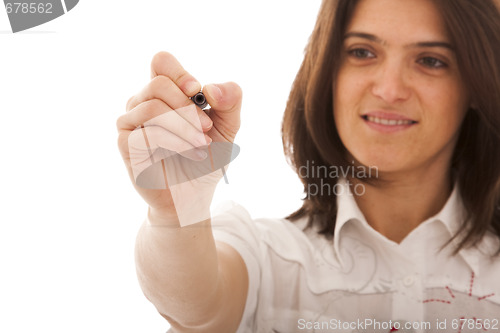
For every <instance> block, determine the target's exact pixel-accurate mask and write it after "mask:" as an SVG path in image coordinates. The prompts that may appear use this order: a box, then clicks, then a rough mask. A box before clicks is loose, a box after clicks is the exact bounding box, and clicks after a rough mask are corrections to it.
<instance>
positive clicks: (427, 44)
mask: <svg viewBox="0 0 500 333" xmlns="http://www.w3.org/2000/svg"><path fill="white" fill-rule="evenodd" d="M350 37H359V38H364V39H368V40H371V41H373V42H375V43H378V44H382V45H386V44H387V42H386V41H384V40H383V39H380V38H379V37H377V36H375V35H372V34H368V33H365V32H356V31H352V32H348V33H346V34H345V36H344V40H346V39H347V38H350ZM405 47H443V48H446V49H449V50H451V51H455V49H454V48H453V46H452V45H451V44H450V43H447V42H440V41H425V42H417V43H412V44H409V45H406V46H405Z"/></svg>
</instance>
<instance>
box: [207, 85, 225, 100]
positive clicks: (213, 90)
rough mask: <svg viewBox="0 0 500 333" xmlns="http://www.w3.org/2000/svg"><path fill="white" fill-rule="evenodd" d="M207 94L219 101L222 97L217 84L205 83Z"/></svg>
mask: <svg viewBox="0 0 500 333" xmlns="http://www.w3.org/2000/svg"><path fill="white" fill-rule="evenodd" d="M206 88H207V90H208V94H209V95H210V97H212V99H213V100H216V101H219V100H220V99H221V97H222V90H220V88H219V86H218V85H216V84H209V85H207V87H206Z"/></svg>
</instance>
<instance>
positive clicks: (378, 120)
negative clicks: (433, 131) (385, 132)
mask: <svg viewBox="0 0 500 333" xmlns="http://www.w3.org/2000/svg"><path fill="white" fill-rule="evenodd" d="M365 119H367V120H368V121H369V122H372V123H375V124H382V125H386V126H401V125H411V124H413V123H414V121H413V120H407V119H385V118H379V117H373V116H366V118H365Z"/></svg>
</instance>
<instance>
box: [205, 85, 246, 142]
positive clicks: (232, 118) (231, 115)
mask: <svg viewBox="0 0 500 333" xmlns="http://www.w3.org/2000/svg"><path fill="white" fill-rule="evenodd" d="M203 94H205V96H206V98H207V102H208V104H210V111H209V115H210V118H212V121H213V122H214V128H213V130H216V131H218V132H219V133H220V134H221V135H222V136H223V137H224V138H226V139H227V140H228V141H233V140H234V137H235V136H236V133H237V132H238V130H239V128H240V111H241V101H242V95H243V93H242V91H241V88H240V86H239V85H238V84H236V83H234V82H226V83H222V84H208V85H206V86H204V87H203Z"/></svg>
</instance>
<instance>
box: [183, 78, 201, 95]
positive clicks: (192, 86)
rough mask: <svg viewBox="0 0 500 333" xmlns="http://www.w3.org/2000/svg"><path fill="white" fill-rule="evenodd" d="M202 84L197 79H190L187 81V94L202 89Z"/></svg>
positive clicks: (192, 93)
mask: <svg viewBox="0 0 500 333" xmlns="http://www.w3.org/2000/svg"><path fill="white" fill-rule="evenodd" d="M200 88H201V86H200V84H199V83H198V82H196V81H189V82H188V83H186V94H187V95H188V96H191V95H194V94H196V93H197V92H199V91H200Z"/></svg>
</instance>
